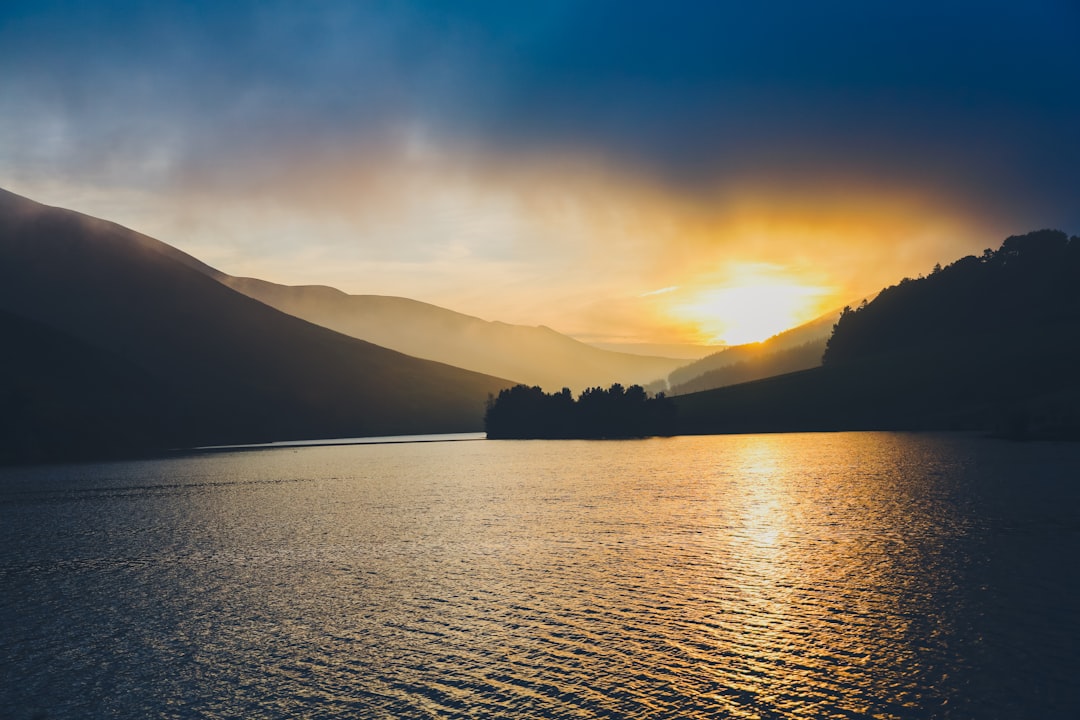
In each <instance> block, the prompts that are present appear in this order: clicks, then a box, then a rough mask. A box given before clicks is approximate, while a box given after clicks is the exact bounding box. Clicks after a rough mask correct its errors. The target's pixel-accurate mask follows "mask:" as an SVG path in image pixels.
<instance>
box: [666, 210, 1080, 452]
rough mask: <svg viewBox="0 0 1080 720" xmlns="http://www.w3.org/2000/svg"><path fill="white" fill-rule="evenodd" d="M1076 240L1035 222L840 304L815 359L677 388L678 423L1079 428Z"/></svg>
mask: <svg viewBox="0 0 1080 720" xmlns="http://www.w3.org/2000/svg"><path fill="white" fill-rule="evenodd" d="M1077 368H1080V239H1078V238H1072V239H1071V240H1069V239H1068V238H1067V237H1066V236H1065V235H1064V234H1063V233H1059V232H1054V231H1040V232H1036V233H1031V234H1029V235H1025V236H1021V237H1012V238H1009V239H1008V240H1006V241H1005V243H1004V244H1003V245H1002V246H1001V249H999V250H997V251H996V252H995V251H987V252H986V253H984V254H983V256H982V257H980V258H976V257H967V258H963V259H961V260H959V261H957V262H956V263H953V264H952V265H949V266H948V267H945V268H940V269H935V271H934V272H933V273H932V274H931V275H930V276H928V277H925V278H921V279H918V280H904V281H902V282H901V283H900V284H898V285H896V286H894V287H891V288H887V289H886V290H883V291H882V292H881V294H880V295H879V296H878V297H877V298H876V299H875V300H874V301H873V302H870V303H868V304H866V305H864V306H862V307H860V308H859V309H856V310H851V309H847V310H845V312H844V313H843V315H842V316H841V318H840V320H839V321H838V322H837V325H836V329H835V331H834V333H833V336H832V337H831V338H830V340H829V344H828V350H827V353H826V355H825V361H824V365H823V366H822V367H821V368H817V369H814V370H808V371H804V372H800V373H793V374H790V375H784V376H781V377H776V378H769V379H766V380H761V381H757V382H752V383H746V384H743V385H737V386H732V387H728V388H722V389H718V390H712V391H709V392H702V393H696V394H693V395H686V396H681V397H678V398H675V401H676V404H677V405H678V407H679V417H680V421H681V423H682V427H681V429H682V430H683V431H684V432H757V431H761V432H771V431H787V430H857V429H902V430H935V429H942V430H979V431H989V432H996V433H999V434H1003V435H1008V436H1012V437H1080V372H1078V370H1077Z"/></svg>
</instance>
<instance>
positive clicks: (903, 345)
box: [823, 230, 1080, 364]
mask: <svg viewBox="0 0 1080 720" xmlns="http://www.w3.org/2000/svg"><path fill="white" fill-rule="evenodd" d="M1035 330H1038V331H1050V332H1060V333H1061V335H1062V339H1063V340H1071V341H1073V342H1078V341H1080V238H1078V237H1073V238H1072V239H1071V240H1070V239H1069V238H1068V237H1067V236H1066V235H1065V233H1063V232H1059V231H1056V230H1040V231H1038V232H1033V233H1029V234H1027V235H1021V236H1014V237H1010V238H1008V239H1007V240H1005V242H1004V243H1003V244H1002V245H1001V248H1000V249H998V250H997V251H993V250H989V249H987V250H986V251H984V252H983V254H982V256H981V257H975V256H974V255H969V256H967V257H965V258H961V259H960V260H957V261H956V262H954V263H952V264H951V265H948V266H946V267H944V268H942V267H940V266H938V267H935V268H934V270H933V272H932V273H931V274H930V275H928V276H927V277H924V278H919V279H918V280H912V279H909V278H905V279H904V280H902V281H901V282H900V283H899V284H898V285H894V286H892V287H890V288H886V289H885V290H883V291H882V292H881V294H880V295H878V297H877V298H875V299H874V301H873V302H871V303H869V304H866V305H864V306H862V307H860V308H857V309H854V310H853V309H850V308H846V309H845V311H844V312H843V314H842V315H841V316H840V319H839V321H838V322H837V324H836V327H835V329H834V331H833V334H832V336H831V337H830V338H829V342H828V345H827V347H826V351H825V356H824V360H823V363H824V364H843V363H848V362H853V361H857V360H860V359H865V358H869V357H874V356H881V355H889V354H894V353H897V352H907V351H911V350H917V349H918V348H919V347H931V346H934V345H939V344H942V343H947V344H953V343H955V342H956V340H957V339H958V338H963V337H967V336H985V335H987V334H989V335H992V336H993V338H994V340H995V342H997V343H1000V344H1002V345H1009V344H1016V343H1019V342H1022V341H1023V340H1024V338H1025V337H1026V336H1028V335H1030V334H1031V332H1032V331H1035Z"/></svg>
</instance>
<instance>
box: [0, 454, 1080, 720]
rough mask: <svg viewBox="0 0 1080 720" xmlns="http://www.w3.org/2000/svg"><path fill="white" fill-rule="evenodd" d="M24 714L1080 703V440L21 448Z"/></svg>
mask: <svg viewBox="0 0 1080 720" xmlns="http://www.w3.org/2000/svg"><path fill="white" fill-rule="evenodd" d="M0 540H2V543H3V545H2V547H3V555H2V558H0V650H2V654H0V663H2V665H0V707H3V708H4V712H5V713H6V714H5V715H4V717H7V718H90V717H94V718H98V717H100V718H110V717H115V718H147V717H161V718H241V717H259V718H291V717H305V718H338V717H410V718H411V717H421V718H423V717H430V718H454V717H545V718H728V717H730V718H862V717H876V718H957V719H961V718H965V719H966V718H981V717H989V718H1009V717H1017V718H1024V717H1026V718H1056V717H1073V716H1075V713H1076V712H1077V709H1078V708H1080V683H1078V681H1077V677H1078V673H1080V662H1078V657H1080V650H1078V648H1080V579H1078V578H1080V575H1078V570H1077V567H1078V566H1080V563H1078V561H1077V558H1078V557H1080V444H1053V443H1029V444H1017V443H1007V442H1002V441H994V440H987V439H981V438H977V437H969V436H963V435H933V434H926V435H921V434H896V433H836V434H795V435H744V436H736V435H731V436H707V437H676V438H667V439H660V438H657V439H649V440H637V441H607V442H604V441H592V442H589V441H484V440H479V441H471V442H427V443H403V444H368V445H330V446H322V447H285V448H273V449H265V450H245V451H228V452H217V453H206V454H193V455H187V456H182V457H174V458H168V459H162V460H154V461H133V462H121V463H100V464H86V465H66V466H48V467H45V466H43V467H30V468H6V469H0Z"/></svg>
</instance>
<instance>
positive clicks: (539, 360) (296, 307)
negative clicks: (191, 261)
mask: <svg viewBox="0 0 1080 720" xmlns="http://www.w3.org/2000/svg"><path fill="white" fill-rule="evenodd" d="M213 276H214V277H215V278H217V279H218V280H219V281H220V282H222V283H224V284H226V285H228V286H229V287H231V288H233V289H235V290H238V291H240V292H242V293H244V294H245V295H248V296H250V297H252V298H255V299H256V300H259V301H260V302H263V303H266V304H267V305H270V306H271V307H275V308H277V309H278V310H281V311H282V312H285V313H288V314H290V315H295V316H296V317H299V318H303V319H304V320H308V321H309V322H313V323H315V324H317V325H322V326H323V327H327V328H330V329H332V330H336V331H338V332H340V333H343V334H345V335H350V336H352V337H355V338H360V339H363V340H367V341H368V342H372V343H375V344H376V345H381V346H383V347H387V348H391V349H393V350H397V351H398V352H403V353H406V354H408V355H412V356H414V357H419V358H426V359H428V360H437V361H439V362H444V363H447V364H450V365H454V366H456V367H461V368H467V369H469V370H474V371H476V372H482V373H485V374H488V375H495V376H498V377H506V378H513V379H514V380H516V381H518V382H521V383H524V384H526V385H530V386H532V385H538V386H540V387H542V388H544V389H545V390H548V391H550V392H555V391H558V390H561V389H562V388H564V387H567V388H570V389H571V390H572V391H574V392H580V391H582V390H584V389H586V388H590V387H594V386H607V385H610V384H611V383H614V382H621V383H624V384H628V385H632V384H641V385H646V384H648V383H651V382H653V381H656V380H662V379H663V378H665V377H666V376H667V375H668V373H670V372H671V371H672V370H675V369H676V368H678V367H681V366H682V365H684V364H685V363H686V361H685V360H679V359H674V358H664V357H650V356H643V355H635V354H630V353H621V352H613V351H611V350H602V349H600V348H596V347H593V346H591V345H587V344H585V343H583V342H579V341H577V340H574V339H573V338H570V337H568V336H566V335H562V334H560V333H558V332H556V331H554V330H552V329H551V328H548V327H544V326H540V327H529V326H525V325H512V324H508V323H504V322H497V321H495V322H491V321H486V320H481V319H480V318H476V317H472V316H470V315H465V314H462V313H458V312H454V311H453V310H447V309H445V308H441V307H438V306H436V305H430V304H428V303H424V302H419V301H417V300H410V299H408V298H402V297H393V296H386V295H348V294H346V293H344V292H341V291H340V290H336V289H334V288H330V287H325V286H321V285H304V286H289V285H278V284H276V283H271V282H266V281H264V280H258V279H255V278H240V277H232V276H229V275H225V274H223V273H219V272H217V271H213Z"/></svg>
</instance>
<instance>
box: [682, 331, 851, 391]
mask: <svg viewBox="0 0 1080 720" xmlns="http://www.w3.org/2000/svg"><path fill="white" fill-rule="evenodd" d="M839 317H840V311H839V310H838V311H836V312H833V313H827V314H825V315H822V316H821V317H819V318H816V319H814V320H811V321H810V322H808V323H804V324H803V325H799V326H798V327H795V328H792V329H790V330H785V331H784V332H782V333H778V334H776V335H773V336H772V337H771V338H768V339H767V340H763V341H762V342H759V343H748V344H746V345H734V346H732V347H728V348H724V349H723V350H721V351H719V352H716V353H713V354H712V355H708V356H707V357H704V358H702V359H700V360H698V361H696V362H693V363H690V364H688V365H684V366H683V367H681V368H678V369H677V370H675V371H674V372H672V373H671V374H670V375H669V376H668V384H669V385H670V387H671V389H670V393H669V394H671V395H685V394H687V393H692V392H700V391H702V390H711V389H713V388H718V387H724V386H725V385H735V384H738V383H743V382H749V381H751V380H759V379H761V378H766V377H771V376H773V375H782V374H784V373H789V372H795V371H797V370H807V369H809V368H813V367H817V366H818V365H820V364H821V357H822V355H823V354H824V352H825V343H826V341H827V340H828V339H829V335H830V334H831V333H832V329H833V325H834V324H835V323H836V321H837V320H838V319H839Z"/></svg>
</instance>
